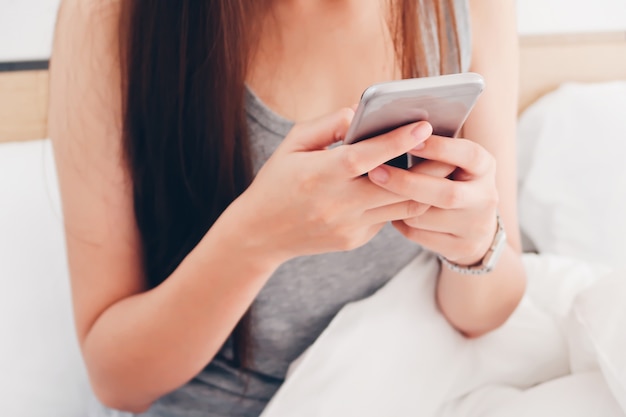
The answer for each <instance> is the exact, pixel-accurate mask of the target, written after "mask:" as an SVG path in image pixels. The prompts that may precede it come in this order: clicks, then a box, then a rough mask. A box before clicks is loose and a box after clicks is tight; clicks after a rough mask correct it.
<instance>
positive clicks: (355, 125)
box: [344, 72, 485, 168]
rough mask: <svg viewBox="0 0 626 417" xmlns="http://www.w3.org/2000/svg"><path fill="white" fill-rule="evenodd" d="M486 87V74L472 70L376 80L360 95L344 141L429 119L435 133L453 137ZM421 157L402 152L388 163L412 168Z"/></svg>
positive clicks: (357, 140) (352, 141) (366, 137)
mask: <svg viewBox="0 0 626 417" xmlns="http://www.w3.org/2000/svg"><path fill="white" fill-rule="evenodd" d="M484 88H485V81H484V79H483V77H482V76H481V75H479V74H476V73H471V72H468V73H462V74H452V75H441V76H436V77H423V78H412V79H406V80H398V81H390V82H386V83H380V84H374V85H372V86H371V87H369V88H367V89H366V90H365V92H364V93H363V95H362V96H361V100H360V102H359V106H358V107H357V110H356V113H355V115H354V119H353V120H352V124H351V125H350V128H349V129H348V133H347V134H346V137H345V139H344V143H345V144H351V143H356V142H360V141H362V140H366V139H369V138H372V137H374V136H378V135H381V134H384V133H387V132H389V131H391V130H394V129H396V128H398V127H401V126H404V125H407V124H410V123H415V122H419V121H427V122H429V123H430V124H431V125H432V127H433V134H435V135H438V136H447V137H451V138H454V137H456V136H457V135H458V134H459V132H460V131H461V128H462V127H463V124H464V123H465V120H467V118H468V116H469V114H470V112H471V111H472V108H473V107H474V104H476V101H477V100H478V97H479V96H480V93H482V91H483V90H484ZM418 160H419V158H414V157H411V155H401V156H399V157H398V158H395V159H393V160H392V161H389V162H388V164H390V165H393V166H397V167H400V168H409V167H410V166H412V165H413V164H415V163H416V162H417V161H418Z"/></svg>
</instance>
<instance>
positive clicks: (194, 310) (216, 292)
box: [82, 220, 278, 412]
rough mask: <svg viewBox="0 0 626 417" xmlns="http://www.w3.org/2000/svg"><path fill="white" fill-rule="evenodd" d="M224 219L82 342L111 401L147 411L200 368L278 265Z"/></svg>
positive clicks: (100, 392)
mask: <svg viewBox="0 0 626 417" xmlns="http://www.w3.org/2000/svg"><path fill="white" fill-rule="evenodd" d="M236 229H237V228H236V227H233V225H232V224H231V225H225V224H224V225H223V224H221V223H220V220H218V222H217V223H216V224H215V225H214V226H213V228H212V229H211V230H210V231H209V233H207V235H206V236H205V237H204V238H203V240H202V241H201V242H200V243H199V244H198V246H197V247H196V248H195V249H194V250H193V251H192V252H191V253H190V254H189V255H188V256H187V257H186V258H185V260H184V261H183V262H182V263H181V265H180V266H179V267H178V268H177V269H176V271H175V272H174V273H173V274H172V275H171V276H170V277H169V278H168V279H167V280H166V281H165V282H164V283H163V284H162V285H160V286H159V287H157V288H155V289H153V290H150V291H148V292H145V293H142V294H139V295H136V296H132V297H129V298H126V299H124V300H122V301H120V302H117V303H116V304H114V305H112V306H111V307H109V308H108V309H107V310H106V311H105V312H104V313H103V314H102V315H101V316H100V317H99V318H98V320H97V321H96V322H95V323H94V325H93V326H92V327H91V329H90V331H89V333H88V335H87V337H86V338H85V340H84V343H83V345H82V349H83V355H84V358H85V361H86V364H87V368H88V369H89V376H90V379H91V383H92V386H93V388H94V390H95V392H96V394H97V396H98V397H99V398H100V400H101V401H102V402H103V403H105V404H106V405H108V406H110V407H112V408H116V409H121V410H128V411H134V412H138V411H143V410H145V409H146V408H148V407H149V405H150V404H151V403H152V402H154V401H155V400H156V399H157V398H159V397H160V396H162V395H164V394H166V393H168V392H170V391H173V390H174V389H176V388H178V387H179V386H182V385H183V384H185V383H186V382H187V381H189V380H190V379H191V378H192V377H193V376H194V375H196V374H197V373H198V372H200V371H201V370H202V368H203V367H205V366H206V364H207V363H209V362H210V361H211V359H212V358H213V356H214V355H215V354H216V353H217V352H218V351H219V349H220V347H221V346H222V345H223V343H224V341H225V340H226V339H227V337H228V336H229V334H230V333H231V332H232V330H233V328H234V326H235V325H236V323H237V322H238V321H239V319H240V318H241V317H242V315H243V314H244V313H245V311H246V310H247V309H248V307H249V306H250V304H251V303H252V301H253V299H254V297H255V296H256V295H257V294H258V292H259V291H260V290H261V288H262V286H263V285H264V284H265V282H266V281H267V279H268V278H269V276H270V275H271V274H272V272H273V271H274V269H275V268H276V267H277V266H278V264H277V263H275V262H271V261H269V260H268V259H267V258H266V257H265V256H263V253H262V251H259V250H257V248H253V247H251V246H246V245H247V242H248V240H247V239H246V238H245V235H244V234H242V233H237V231H236Z"/></svg>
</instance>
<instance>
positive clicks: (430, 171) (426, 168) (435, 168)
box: [409, 160, 456, 178]
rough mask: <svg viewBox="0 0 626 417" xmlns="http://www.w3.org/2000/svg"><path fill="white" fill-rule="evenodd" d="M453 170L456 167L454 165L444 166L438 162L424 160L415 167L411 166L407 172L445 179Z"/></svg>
mask: <svg viewBox="0 0 626 417" xmlns="http://www.w3.org/2000/svg"><path fill="white" fill-rule="evenodd" d="M455 169H456V166H454V165H449V164H445V163H443V162H439V161H430V160H424V161H422V162H420V163H418V164H416V165H413V166H412V167H411V168H410V169H409V171H411V172H415V173H419V174H424V175H430V176H431V177H440V178H446V177H447V176H448V175H450V174H452V173H453V172H454V170H455Z"/></svg>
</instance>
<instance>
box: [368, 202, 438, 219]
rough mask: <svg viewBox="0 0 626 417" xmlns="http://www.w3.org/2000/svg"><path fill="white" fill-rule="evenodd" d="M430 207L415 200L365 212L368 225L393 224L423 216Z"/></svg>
mask: <svg viewBox="0 0 626 417" xmlns="http://www.w3.org/2000/svg"><path fill="white" fill-rule="evenodd" d="M429 207H430V206H428V205H426V204H422V203H418V202H417V201H414V200H406V201H402V202H399V203H395V204H390V205H387V206H383V207H377V208H374V209H370V210H368V211H366V212H365V214H364V216H365V218H366V221H367V222H368V223H380V222H391V221H395V220H403V219H406V218H414V217H417V216H420V215H422V214H423V213H424V212H425V211H427V210H428V208H429Z"/></svg>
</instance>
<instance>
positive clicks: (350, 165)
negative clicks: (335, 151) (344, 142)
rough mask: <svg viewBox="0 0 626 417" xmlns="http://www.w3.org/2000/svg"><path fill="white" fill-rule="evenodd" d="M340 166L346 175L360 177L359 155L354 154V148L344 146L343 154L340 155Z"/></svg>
mask: <svg viewBox="0 0 626 417" xmlns="http://www.w3.org/2000/svg"><path fill="white" fill-rule="evenodd" d="M341 164H342V166H343V168H344V170H345V171H346V172H348V174H350V175H353V176H357V175H361V174H362V173H363V172H361V170H362V167H361V160H360V158H359V155H358V154H357V153H356V152H354V148H353V147H350V146H345V150H344V152H343V153H342V154H341Z"/></svg>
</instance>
